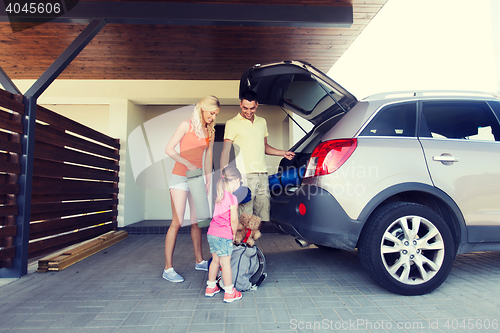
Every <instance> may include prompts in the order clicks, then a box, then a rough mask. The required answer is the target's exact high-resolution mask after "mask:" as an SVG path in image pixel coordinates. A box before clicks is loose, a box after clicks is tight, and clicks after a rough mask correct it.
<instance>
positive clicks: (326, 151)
mask: <svg viewBox="0 0 500 333" xmlns="http://www.w3.org/2000/svg"><path fill="white" fill-rule="evenodd" d="M356 146H357V140H356V139H341V140H329V141H324V142H321V143H320V144H319V145H318V146H317V147H316V148H315V149H314V151H313V153H312V154H311V158H310V159H309V163H307V169H306V172H305V174H304V178H309V177H315V176H323V175H328V174H330V173H332V172H335V170H337V169H338V168H340V167H341V166H342V164H344V162H345V161H347V159H348V158H349V157H350V156H351V154H352V153H353V152H354V150H355V149H356Z"/></svg>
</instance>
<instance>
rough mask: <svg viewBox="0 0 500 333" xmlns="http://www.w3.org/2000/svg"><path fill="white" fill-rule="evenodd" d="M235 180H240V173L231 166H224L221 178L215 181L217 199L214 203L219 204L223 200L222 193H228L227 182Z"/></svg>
mask: <svg viewBox="0 0 500 333" xmlns="http://www.w3.org/2000/svg"><path fill="white" fill-rule="evenodd" d="M235 179H241V173H240V172H239V171H238V169H236V168H235V167H233V166H230V165H228V166H226V167H225V168H224V169H222V176H221V177H220V179H219V181H217V198H216V199H215V203H219V202H221V201H222V199H224V191H229V182H230V181H232V180H235Z"/></svg>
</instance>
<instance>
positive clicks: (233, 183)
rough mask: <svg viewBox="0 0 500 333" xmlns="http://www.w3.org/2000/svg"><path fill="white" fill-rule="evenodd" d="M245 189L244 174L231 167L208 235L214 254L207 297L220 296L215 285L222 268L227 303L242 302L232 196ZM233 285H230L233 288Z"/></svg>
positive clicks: (235, 204)
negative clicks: (236, 280)
mask: <svg viewBox="0 0 500 333" xmlns="http://www.w3.org/2000/svg"><path fill="white" fill-rule="evenodd" d="M240 185H241V174H240V172H239V171H238V169H236V168H235V167H232V166H227V167H226V168H224V169H223V170H222V176H221V178H220V179H219V181H218V182H217V198H216V200H215V209H214V217H213V219H212V222H210V227H209V228H208V231H207V239H208V244H209V245H210V252H211V253H212V263H211V264H210V268H209V270H208V281H207V289H206V291H205V296H207V297H213V296H214V295H215V294H217V293H219V292H220V288H219V287H218V286H217V284H216V283H215V279H216V277H217V273H218V272H219V267H222V280H223V281H224V291H225V293H224V302H226V303H230V302H234V301H237V300H239V299H240V298H241V297H242V296H241V292H239V291H237V290H236V289H234V286H233V284H232V281H233V277H232V274H231V254H232V253H233V239H234V235H235V234H236V230H237V227H238V199H237V198H236V196H235V195H233V194H232V193H233V192H234V191H236V190H237V189H238V187H240ZM229 284H230V285H229Z"/></svg>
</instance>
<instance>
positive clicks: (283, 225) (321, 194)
mask: <svg viewBox="0 0 500 333" xmlns="http://www.w3.org/2000/svg"><path fill="white" fill-rule="evenodd" d="M301 203H302V204H304V206H305V209H306V211H305V214H303V215H302V214H301V213H300V212H299V205H300V204H301ZM271 222H273V223H274V225H275V226H276V227H277V228H279V229H280V230H282V231H283V232H285V233H286V234H289V235H292V236H294V237H297V238H300V239H303V240H305V241H307V242H309V243H313V244H317V245H323V246H328V247H333V248H338V249H344V250H353V249H354V248H356V244H357V241H358V237H359V234H360V233H361V229H362V227H363V223H361V222H360V221H356V220H352V219H350V218H349V217H348V216H347V214H346V213H345V211H344V210H343V209H342V207H341V206H340V204H339V203H338V202H337V200H336V199H335V198H334V197H333V196H332V195H331V194H330V193H329V192H327V191H325V190H324V189H322V188H320V187H317V186H315V185H302V186H301V187H299V188H298V189H297V190H296V191H295V192H294V193H293V194H291V195H280V196H275V197H272V198H271Z"/></svg>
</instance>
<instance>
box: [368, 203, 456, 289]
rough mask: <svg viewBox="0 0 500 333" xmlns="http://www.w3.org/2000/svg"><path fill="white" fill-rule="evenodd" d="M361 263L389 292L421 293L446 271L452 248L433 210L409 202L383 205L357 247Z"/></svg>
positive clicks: (446, 230)
mask: <svg viewBox="0 0 500 333" xmlns="http://www.w3.org/2000/svg"><path fill="white" fill-rule="evenodd" d="M358 249H359V257H360V260H361V263H362V265H363V266H364V267H365V268H366V269H367V270H368V272H369V274H370V275H371V276H372V278H374V279H375V281H376V282H378V283H379V284H380V285H381V286H382V287H384V288H385V289H387V290H389V291H390V292H393V293H397V294H401V295H422V294H426V293H428V292H431V291H432V290H434V289H436V288H437V287H439V286H440V285H441V284H442V283H443V282H444V280H445V279H446V277H447V276H448V274H449V273H450V270H451V267H452V264H453V260H454V259H455V244H454V242H453V237H452V235H451V232H450V228H449V227H448V225H447V224H446V222H445V221H444V220H443V218H442V217H441V216H440V215H439V214H437V213H436V212H435V211H433V210H432V209H430V208H428V207H425V206H422V205H419V204H415V203H408V202H399V203H393V204H389V205H385V206H383V207H381V208H380V209H378V210H376V211H375V212H374V214H373V215H372V216H371V217H370V219H369V220H368V221H367V226H366V228H365V230H364V231H363V234H362V236H361V238H360V243H359V246H358Z"/></svg>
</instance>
